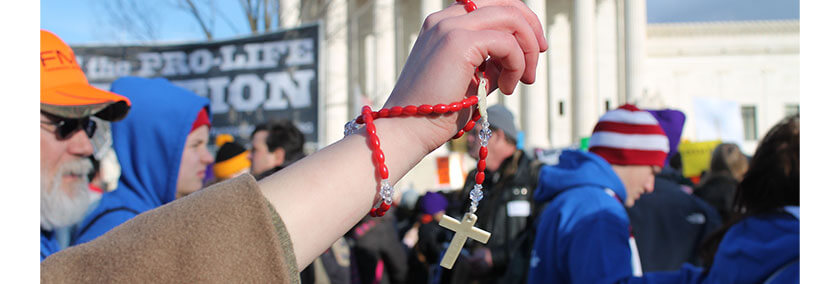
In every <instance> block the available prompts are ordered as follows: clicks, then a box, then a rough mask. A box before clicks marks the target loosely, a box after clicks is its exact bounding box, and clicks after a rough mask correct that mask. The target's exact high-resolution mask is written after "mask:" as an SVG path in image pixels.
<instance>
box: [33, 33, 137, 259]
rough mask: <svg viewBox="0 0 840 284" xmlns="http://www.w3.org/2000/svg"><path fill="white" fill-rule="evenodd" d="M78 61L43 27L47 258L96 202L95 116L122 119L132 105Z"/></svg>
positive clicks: (44, 234)
mask: <svg viewBox="0 0 840 284" xmlns="http://www.w3.org/2000/svg"><path fill="white" fill-rule="evenodd" d="M75 59H76V56H75V55H73V50H71V49H70V46H68V45H67V44H66V43H64V41H62V40H61V39H60V38H58V37H57V36H56V35H55V34H53V33H51V32H48V31H45V30H41V60H40V65H41V260H44V258H46V257H47V256H49V255H51V254H53V253H56V252H58V251H59V250H60V249H61V246H60V245H59V242H58V241H57V239H56V234H57V231H58V230H62V229H66V228H68V227H70V226H72V225H75V224H76V223H78V222H79V221H81V220H82V218H84V216H85V215H84V214H85V212H87V210H88V207H90V206H91V203H92V201H93V199H92V196H91V190H90V188H89V187H88V183H89V181H88V174H89V173H90V172H91V170H93V164H92V163H91V162H90V160H88V156H90V155H91V154H93V145H92V144H91V142H90V137H92V136H93V133H94V131H96V124H95V123H94V122H93V121H92V120H90V117H91V116H97V117H99V118H102V119H105V120H109V121H115V120H120V119H122V118H123V117H125V115H126V114H127V113H128V109H129V107H130V105H131V102H130V101H129V100H128V99H126V98H125V97H123V96H120V95H117V94H114V93H111V92H106V91H103V90H100V89H97V88H95V87H93V86H91V85H90V84H89V83H88V81H87V78H86V77H85V73H84V72H82V69H81V68H80V67H79V64H78V63H77V62H76V60H75Z"/></svg>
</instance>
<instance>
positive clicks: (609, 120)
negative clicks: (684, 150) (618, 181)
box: [589, 104, 669, 167]
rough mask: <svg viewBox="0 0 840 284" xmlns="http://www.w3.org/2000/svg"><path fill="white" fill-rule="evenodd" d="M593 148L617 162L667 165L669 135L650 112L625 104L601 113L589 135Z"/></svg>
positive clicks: (615, 163)
mask: <svg viewBox="0 0 840 284" xmlns="http://www.w3.org/2000/svg"><path fill="white" fill-rule="evenodd" d="M589 151H590V152H592V153H595V154H598V156H601V157H602V158H604V159H605V160H607V162H609V163H610V164H613V165H652V166H659V167H663V166H664V165H665V158H666V157H667V156H668V151H669V146H668V136H666V135H665V132H664V131H662V127H660V126H659V122H657V120H656V118H654V117H653V115H651V114H650V113H649V112H647V111H643V110H640V109H639V108H637V107H636V106H634V105H630V104H625V105H623V106H620V107H618V108H617V109H614V110H611V111H608V112H607V113H605V114H604V115H603V116H601V118H600V119H599V120H598V124H596V125H595V130H593V131H592V137H590V138H589Z"/></svg>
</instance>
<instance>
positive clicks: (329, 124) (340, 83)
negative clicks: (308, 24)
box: [321, 1, 351, 146]
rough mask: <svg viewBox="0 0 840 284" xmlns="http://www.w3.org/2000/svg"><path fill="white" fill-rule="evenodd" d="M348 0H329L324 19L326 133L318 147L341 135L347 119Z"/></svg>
mask: <svg viewBox="0 0 840 284" xmlns="http://www.w3.org/2000/svg"><path fill="white" fill-rule="evenodd" d="M348 5H349V3H347V1H332V2H331V3H330V4H329V7H327V15H326V17H325V18H324V22H325V27H324V42H325V45H326V48H325V49H324V51H325V52H324V53H323V54H324V57H323V58H322V59H321V60H323V61H324V62H323V63H324V64H321V66H323V68H324V72H322V73H321V74H323V75H324V78H323V80H324V84H323V86H324V91H323V92H324V100H325V101H324V106H325V107H324V109H325V111H326V114H325V115H323V116H322V117H323V118H325V119H326V127H325V129H326V130H325V131H326V135H324V136H323V137H324V138H323V140H324V141H322V142H323V143H322V145H321V146H326V145H329V144H330V143H333V142H335V141H338V140H339V139H341V138H342V137H343V136H344V135H343V134H344V123H346V122H347V121H348V120H350V117H349V115H350V114H348V109H347V104H349V103H350V101H351V99H350V95H351V94H350V91H349V83H348V82H349V81H348V76H349V72H348V68H349V64H348V60H349V56H348V50H349V48H350V47H349V45H348V40H347V38H348V34H349V25H348V13H349V11H348V9H347V7H348Z"/></svg>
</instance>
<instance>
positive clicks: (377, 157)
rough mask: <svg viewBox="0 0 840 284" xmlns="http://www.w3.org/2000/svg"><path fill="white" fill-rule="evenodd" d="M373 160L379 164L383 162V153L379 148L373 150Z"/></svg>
mask: <svg viewBox="0 0 840 284" xmlns="http://www.w3.org/2000/svg"><path fill="white" fill-rule="evenodd" d="M373 161H375V162H376V164H377V165H381V164H382V163H384V162H385V153H382V150H379V149H375V150H373Z"/></svg>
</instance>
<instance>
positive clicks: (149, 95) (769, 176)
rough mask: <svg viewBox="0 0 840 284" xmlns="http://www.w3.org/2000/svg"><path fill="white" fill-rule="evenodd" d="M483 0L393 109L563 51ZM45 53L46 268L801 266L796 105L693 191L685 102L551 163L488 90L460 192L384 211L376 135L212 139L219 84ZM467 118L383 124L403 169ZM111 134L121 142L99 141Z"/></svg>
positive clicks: (206, 276)
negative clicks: (376, 209)
mask: <svg viewBox="0 0 840 284" xmlns="http://www.w3.org/2000/svg"><path fill="white" fill-rule="evenodd" d="M477 2H478V3H477V4H478V5H477V9H475V11H474V12H472V13H468V11H467V10H468V9H464V7H465V6H464V5H459V4H458V5H452V6H450V7H447V8H446V9H444V10H442V11H440V12H437V13H434V14H432V15H431V16H429V17H428V18H427V19H426V21H425V23H424V25H423V28H422V30H421V31H420V34H419V36H418V39H417V42H416V44H415V46H414V49H413V50H412V53H411V55H410V56H409V58H408V60H407V62H406V66H405V71H404V72H403V74H402V75H401V76H400V79H399V80H398V82H397V84H396V86H395V87H394V91H393V92H392V94H391V97H390V98H389V99H388V101H387V102H386V103H385V107H394V106H404V105H409V104H424V103H448V102H450V101H459V100H461V99H463V98H464V97H465V96H471V95H475V89H476V88H477V87H478V84H477V83H476V82H477V81H476V80H472V79H474V77H473V76H475V74H474V72H473V71H474V70H475V69H476V68H477V67H479V66H482V67H483V68H482V69H483V70H485V73H486V74H488V75H489V78H490V79H491V80H490V87H491V88H492V89H499V90H500V91H501V92H503V93H505V94H510V93H512V92H513V89H514V87H515V85H516V84H517V83H518V82H523V83H532V82H533V81H534V78H535V76H534V68H535V65H536V63H537V58H538V57H537V55H538V53H540V52H544V51H545V50H546V49H547V48H548V45H547V43H546V40H545V37H544V36H543V34H544V32H543V29H542V27H541V25H540V24H539V21H538V20H537V18H536V15H534V14H533V12H531V11H530V9H528V7H527V6H525V5H524V4H523V3H522V2H521V1H513V0H487V1H477ZM467 3H472V2H471V1H467ZM473 5H475V4H473ZM467 6H468V5H467ZM465 50H466V51H474V52H468V53H466V56H465V53H464V51H465ZM488 56H489V58H490V59H489V60H488V61H485V60H486V59H487V58H488ZM40 65H41V132H40V133H41V280H42V282H125V281H130V282H216V281H221V282H233V281H235V282H281V283H298V282H300V283H630V282H637V283H760V282H763V283H791V282H797V281H798V276H799V117H798V115H796V116H792V117H788V118H785V119H784V120H783V121H781V122H779V123H778V124H777V125H775V126H774V127H773V128H772V129H771V130H770V131H769V132H768V133H767V134H766V135H765V137H764V138H763V139H762V141H761V143H760V144H759V145H758V148H757V149H756V151H755V154H754V155H753V156H752V157H747V156H746V155H744V154H743V153H742V152H741V150H740V149H739V148H738V146H737V145H736V144H731V143H722V144H720V145H719V146H718V147H717V148H716V149H715V150H714V153H713V155H712V156H713V157H712V159H711V161H710V167H709V170H708V171H707V172H706V173H705V174H704V176H703V177H702V178H701V179H700V182H699V183H698V184H694V183H692V181H691V180H689V179H688V178H686V177H684V176H683V175H682V170H681V164H682V162H681V160H680V155H679V153H678V151H676V149H677V147H678V145H679V143H680V140H681V136H682V131H683V125H684V123H685V115H684V114H683V113H682V112H680V111H679V110H643V109H639V108H637V107H636V106H634V105H631V104H626V105H622V106H620V107H618V108H616V109H613V110H610V111H608V112H606V113H605V114H604V115H603V116H601V117H600V119H599V121H598V123H597V124H596V125H595V128H594V129H593V131H592V135H591V137H590V142H589V148H588V149H587V150H577V149H575V150H571V149H570V150H564V151H563V152H562V154H561V155H560V156H559V158H558V163H556V164H544V163H543V162H541V161H540V160H538V159H535V158H533V155H532V154H531V153H529V152H528V151H526V150H524V149H520V148H518V147H517V145H518V144H519V143H518V142H519V141H518V135H517V133H518V132H519V130H518V129H517V127H516V124H515V123H514V121H515V118H514V116H513V114H512V113H511V112H510V111H509V110H508V109H506V108H505V107H504V106H502V105H494V106H490V107H488V108H487V114H488V122H489V129H490V130H491V131H492V135H490V137H489V138H488V139H487V140H486V144H485V141H482V144H481V145H479V141H478V138H477V137H478V136H479V134H478V131H479V130H480V129H479V127H475V128H473V129H472V130H470V131H469V132H467V133H466V134H465V135H466V137H467V145H468V147H469V149H468V152H469V155H470V156H472V157H473V158H474V159H479V157H480V156H481V157H484V155H485V154H484V153H483V151H488V152H489V153H490V154H489V155H486V160H483V164H480V167H482V168H481V169H474V170H473V171H472V172H470V173H469V174H468V175H467V176H468V178H467V180H466V182H465V184H464V185H463V189H461V190H453V191H441V192H437V191H434V190H430V191H428V192H425V193H424V195H422V196H420V197H419V198H417V199H416V200H406V199H403V200H401V199H400V198H399V197H400V196H396V197H395V199H394V202H393V204H392V207H393V209H392V210H390V211H387V213H385V214H384V216H381V217H377V216H375V214H368V213H369V210H370V206H371V204H372V203H375V202H374V201H376V200H377V196H378V195H379V194H380V193H379V190H378V188H379V187H378V186H379V184H378V182H377V178H376V175H375V173H376V172H377V169H376V168H375V166H374V164H373V163H371V157H370V155H371V151H372V150H371V147H370V144H368V142H367V140H366V139H367V137H366V135H367V133H370V132H371V131H367V132H365V131H360V132H356V133H351V134H350V135H347V136H346V137H345V138H344V139H342V140H340V141H338V142H336V143H334V144H332V145H330V146H327V147H326V148H324V149H321V150H319V151H316V152H315V153H310V154H309V155H307V154H306V153H304V150H303V143H304V136H303V134H302V133H301V131H300V130H299V129H298V128H297V127H295V125H294V123H293V122H292V121H288V120H280V121H267V122H265V123H264V124H260V125H257V126H256V127H255V129H254V131H253V133H251V135H250V136H249V137H248V140H247V141H240V140H237V139H235V138H234V137H233V136H231V135H226V134H225V135H217V136H216V137H215V141H214V142H215V143H212V144H215V147H211V146H209V144H211V140H210V139H211V137H210V129H211V128H212V116H213V110H212V109H211V108H210V104H209V101H208V99H206V98H203V97H201V96H198V95H196V94H195V93H193V92H191V91H188V90H186V89H183V88H180V87H177V86H175V85H174V84H172V83H171V82H169V81H167V80H166V79H163V78H154V79H149V78H139V77H123V78H119V79H117V80H116V81H115V82H113V84H112V85H111V89H110V91H104V90H100V89H97V88H95V87H93V86H91V85H90V84H88V81H87V79H86V78H85V76H84V73H83V72H82V70H81V69H80V68H79V66H78V64H77V63H76V62H75V59H74V56H73V51H72V50H71V49H70V47H69V46H68V45H67V44H65V43H64V42H63V41H62V40H61V39H60V38H59V37H58V36H56V35H55V34H53V33H51V32H49V31H45V30H42V31H41V60H40ZM162 102H165V103H162ZM471 116H472V114H471V113H470V110H468V109H464V110H461V111H455V112H452V113H447V114H441V115H438V116H434V117H431V118H428V117H411V116H408V117H400V118H398V119H387V120H377V124H376V130H373V131H374V133H378V135H379V140H377V142H379V141H380V140H381V144H380V145H381V149H382V150H381V152H383V153H384V156H385V157H387V158H388V163H389V164H388V165H389V167H390V168H389V169H390V175H391V180H398V179H399V178H400V177H402V176H403V175H405V174H406V172H408V171H409V170H410V169H411V168H412V167H413V166H414V165H416V164H417V163H418V162H419V161H420V159H421V158H422V157H424V156H425V155H427V154H429V153H430V152H431V151H432V150H434V149H436V148H438V147H439V146H441V145H442V144H444V143H446V141H448V140H449V139H450V138H451V137H452V136H453V135H454V134H455V133H457V132H458V129H460V127H462V126H463V125H464V124H465V123H467V120H468V119H467V118H469V117H471ZM368 127H372V125H371V126H368ZM102 129H107V131H106V132H103V130H102ZM97 131H99V132H98V133H99V134H98V135H103V133H107V135H110V136H109V137H108V138H107V139H108V140H107V141H109V143H93V142H92V141H95V140H96V139H94V135H95V134H96V133H97ZM111 141H112V142H111ZM377 144H379V143H377ZM377 146H378V145H377ZM479 146H483V147H484V148H480V147H479ZM211 148H216V151H215V152H216V153H215V157H214V155H213V154H212V153H211V151H210V149H211ZM95 152H96V153H100V152H101V153H103V154H96V155H94V153H95ZM108 153H112V154H111V155H108ZM100 165H103V166H100ZM106 169H107V172H105V171H104V170H106ZM113 169H116V171H117V172H118V179H117V178H116V177H115V176H114V174H112V172H113V171H114V170H113ZM477 172H483V173H484V174H483V175H481V178H480V179H477V178H475V177H476V173H477ZM112 176H114V178H110V177H112ZM485 176H486V178H484V177H485ZM109 184H110V185H109ZM476 184H480V185H481V187H482V188H483V197H480V198H479V199H480V200H481V203H480V206H478V207H477V210H475V213H474V214H475V216H477V217H478V219H477V222H476V223H475V226H476V227H478V228H480V229H482V230H485V231H487V232H489V233H491V237H490V239H489V241H487V242H486V243H480V242H478V241H473V240H467V242H466V244H465V246H464V247H463V248H461V250H460V252H457V253H458V257H457V261H456V262H455V265H454V266H453V267H452V269H446V268H443V267H441V266H439V265H438V264H439V263H440V261H441V258H442V257H443V255H444V252H445V251H446V250H447V249H449V247H450V240H452V237H453V235H454V234H455V232H453V231H450V230H448V229H446V228H443V227H441V226H439V225H438V222H440V221H441V219H442V218H443V216H444V215H448V216H451V217H453V218H456V219H461V217H462V216H464V214H466V213H468V212H470V207H471V197H472V198H473V199H475V197H474V196H471V191H470V189H472V188H473V186H474V185H476ZM103 188H104V190H103ZM371 212H372V211H371ZM454 246H455V245H453V247H454Z"/></svg>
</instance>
